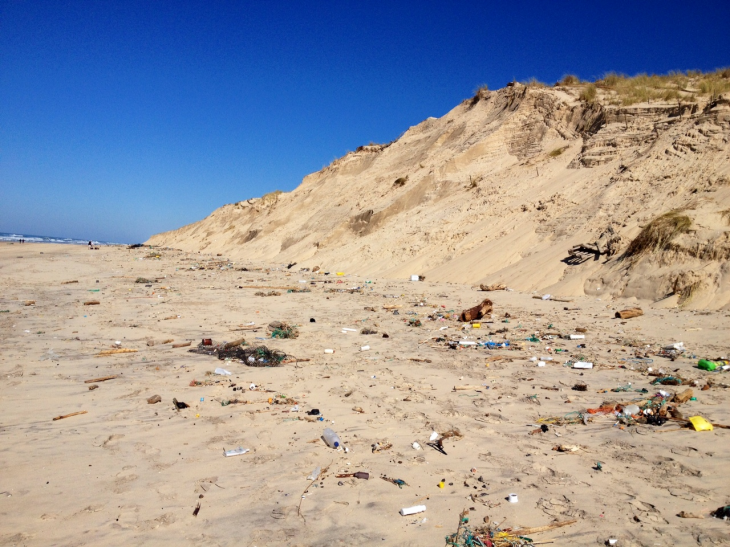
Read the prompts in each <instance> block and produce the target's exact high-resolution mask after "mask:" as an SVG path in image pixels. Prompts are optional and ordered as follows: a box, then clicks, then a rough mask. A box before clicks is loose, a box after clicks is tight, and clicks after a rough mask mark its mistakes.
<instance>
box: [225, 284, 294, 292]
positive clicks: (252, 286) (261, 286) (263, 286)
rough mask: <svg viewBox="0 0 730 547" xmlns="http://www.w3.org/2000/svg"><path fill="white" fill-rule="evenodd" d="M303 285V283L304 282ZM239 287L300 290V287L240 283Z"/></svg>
mask: <svg viewBox="0 0 730 547" xmlns="http://www.w3.org/2000/svg"><path fill="white" fill-rule="evenodd" d="M302 285H303V283H302ZM238 288H239V289H279V290H286V291H295V290H298V289H299V287H267V286H266V285H239V286H238Z"/></svg>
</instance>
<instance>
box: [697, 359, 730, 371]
mask: <svg viewBox="0 0 730 547" xmlns="http://www.w3.org/2000/svg"><path fill="white" fill-rule="evenodd" d="M726 364H727V363H723V362H722V361H710V360H709V359H700V360H699V362H698V363H697V368H699V369H702V370H709V371H713V370H715V369H716V368H718V367H722V366H723V365H726Z"/></svg>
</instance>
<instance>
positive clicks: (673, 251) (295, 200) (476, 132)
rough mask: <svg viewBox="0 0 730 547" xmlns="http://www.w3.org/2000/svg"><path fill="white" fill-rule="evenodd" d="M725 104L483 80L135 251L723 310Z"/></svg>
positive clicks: (727, 281)
mask: <svg viewBox="0 0 730 547" xmlns="http://www.w3.org/2000/svg"><path fill="white" fill-rule="evenodd" d="M593 89H594V91H595V90H596V88H595V87H594V88H593ZM581 94H583V96H582V97H581ZM674 95H676V93H675V94H674ZM688 97H689V98H691V101H690V100H685V98H688ZM729 97H730V95H728V94H725V95H722V94H714V95H712V94H711V95H700V94H698V95H697V96H696V97H690V96H683V95H681V94H680V96H679V99H677V98H676V96H673V97H672V98H668V99H661V98H659V99H656V98H655V99H654V100H651V101H650V102H640V103H635V104H631V105H628V106H625V105H622V104H621V101H620V100H617V98H616V93H615V92H613V91H611V89H609V88H601V86H598V89H597V93H596V96H595V97H589V98H586V94H585V85H556V86H555V87H552V88H547V87H542V86H534V85H522V84H518V83H513V84H510V85H508V86H507V87H505V88H503V89H500V90H498V91H486V90H482V91H480V92H479V93H477V95H476V96H475V97H473V98H472V99H470V100H467V101H464V102H463V103H461V104H460V105H458V106H457V107H456V108H454V109H453V110H451V111H450V112H449V113H448V114H446V115H445V116H443V117H441V118H438V119H436V118H429V119H427V120H425V121H423V122H422V123H420V124H418V125H416V126H414V127H411V128H410V129H408V130H407V131H406V132H405V133H404V134H403V135H402V136H401V137H400V138H398V139H397V140H395V141H394V142H392V143H390V144H388V145H370V146H363V147H360V148H359V149H358V150H356V151H355V152H351V153H349V154H347V155H346V156H344V157H342V158H340V159H338V160H336V161H334V162H333V163H332V164H331V165H329V166H328V167H326V168H324V169H322V170H321V171H319V172H317V173H313V174H311V175H308V176H306V177H305V178H304V180H303V181H302V183H301V185H300V186H299V187H298V188H296V189H295V190H294V191H292V192H289V193H274V194H270V195H267V196H264V197H263V198H256V199H250V200H246V201H241V202H239V203H236V204H231V205H225V206H224V207H221V208H220V209H217V210H216V211H214V212H213V213H212V214H211V215H210V216H209V217H207V218H205V219H204V220H201V221H200V222H196V223H194V224H190V225H188V226H184V227H182V228H180V229H177V230H173V231H170V232H165V233H162V234H158V235H155V236H153V237H152V238H150V240H149V242H148V243H150V244H153V245H160V246H170V247H175V248H180V249H184V250H188V251H202V252H206V253H225V254H226V256H228V257H230V258H233V259H236V260H250V261H251V262H258V263H264V262H265V263H288V262H297V263H298V265H299V266H302V267H313V266H315V265H318V266H321V267H323V268H327V269H332V270H334V269H337V270H338V271H342V270H344V271H347V272H357V273H360V274H364V275H373V276H376V275H377V276H381V277H400V278H402V277H405V276H408V275H410V274H420V275H424V276H426V278H427V280H429V281H431V280H433V281H454V282H460V283H475V284H477V283H493V282H504V283H506V284H507V285H508V286H510V287H513V288H515V289H519V290H541V291H546V292H552V293H559V294H565V295H569V294H599V295H612V296H613V297H630V296H636V297H639V298H650V299H653V300H661V299H663V298H668V300H667V303H668V304H671V305H675V304H680V305H683V306H687V307H695V308H730V265H729V262H730V261H729V260H728V259H729V258H730V144H728V140H729V139H730V100H729ZM624 102H626V101H624ZM667 213H669V215H667ZM662 215H667V216H665V217H662ZM658 217H662V218H663V219H664V220H662V219H660V220H659V221H655V219H657V218H658ZM652 221H655V222H654V224H651V223H652ZM642 229H643V230H644V231H643V232H642ZM652 230H653V232H652ZM650 232H651V233H650ZM652 234H653V235H652ZM637 236H640V239H639V240H638V242H637V243H635V244H634V245H633V247H632V248H631V249H630V247H629V246H630V244H631V243H632V241H634V240H636V238H637ZM580 244H584V246H583V248H582V249H578V250H576V252H574V253H573V255H572V256H571V255H570V254H569V249H571V248H573V247H575V246H578V245H580ZM592 249H595V251H596V252H592ZM628 249H630V252H629V253H627V250H628Z"/></svg>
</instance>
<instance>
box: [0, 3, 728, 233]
mask: <svg viewBox="0 0 730 547" xmlns="http://www.w3.org/2000/svg"><path fill="white" fill-rule="evenodd" d="M386 4H391V3H384V2H382V3H378V2H345V1H339V2H334V1H332V2H327V1H322V2H276V1H271V2H255V3H254V2H251V3H246V2H225V1H216V2H202V1H201V2H186V1H179V2H149V1H147V2H134V1H126V2H115V1H112V0H110V1H104V2H98V1H94V2H85V1H82V0H79V1H75V2H71V1H63V0H55V1H52V2H43V1H40V0H39V1H12V0H11V1H4V0H0V232H13V231H14V232H24V233H33V234H42V235H57V236H66V237H78V238H81V239H90V238H93V239H99V240H110V241H119V242H136V241H143V240H145V239H147V237H149V236H150V235H152V234H153V233H156V232H160V231H164V230H169V229H173V228H177V227H179V226H182V225H184V224H188V223H190V222H194V221H196V220H199V219H201V218H203V217H205V216H206V215H208V214H209V213H210V212H211V211H213V210H214V209H215V208H216V207H219V206H221V205H223V204H225V203H231V202H235V201H240V200H242V199H246V198H250V197H255V196H260V195H262V194H264V193H266V192H269V191H272V190H275V189H281V190H292V189H294V188H295V187H296V186H297V185H298V184H299V183H300V181H301V179H302V177H304V176H305V175H307V174H308V173H311V172H313V171H316V170H318V169H320V168H322V167H323V166H324V165H327V164H328V163H329V162H331V161H332V160H333V159H335V158H337V157H339V156H341V155H343V154H345V153H346V152H348V151H349V150H354V149H355V148H357V147H358V146H359V145H361V144H366V143H368V142H370V141H374V142H388V141H391V140H393V139H394V138H396V137H398V135H400V134H401V133H402V132H403V131H405V130H406V129H407V128H408V127H410V126H411V125H414V124H417V123H419V122H420V121H422V120H423V119H425V118H426V117H428V116H441V115H443V114H444V113H446V112H447V111H449V110H450V109H451V108H453V107H454V106H455V105H456V104H458V103H459V101H461V100H463V99H465V98H467V97H470V96H471V95H472V94H473V91H474V89H475V88H476V87H478V86H479V85H480V84H484V83H486V84H488V85H489V87H490V89H496V88H499V87H503V86H504V84H505V83H507V82H508V81H510V80H513V79H517V80H525V79H528V78H530V77H536V78H538V79H539V80H542V81H545V82H548V83H553V82H555V81H556V80H558V79H559V78H560V77H561V76H562V75H563V74H566V73H575V74H578V75H579V76H580V77H582V78H595V77H599V76H600V75H601V74H603V73H604V72H606V71H609V70H616V71H620V72H625V73H628V74H635V73H638V72H656V73H663V72H667V71H669V70H673V69H685V70H686V69H703V70H710V69H715V68H718V67H721V66H728V65H730V33H728V32H727V25H728V21H730V2H698V3H694V4H692V5H689V4H687V3H686V2H674V1H664V2H651V1H646V2H636V1H632V2H620V1H614V2H611V3H610V4H605V3H596V2H579V3H570V2H561V1H554V2H545V1H544V0H543V1H540V2H475V1H471V2H428V1H420V2H399V3H392V5H386Z"/></svg>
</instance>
